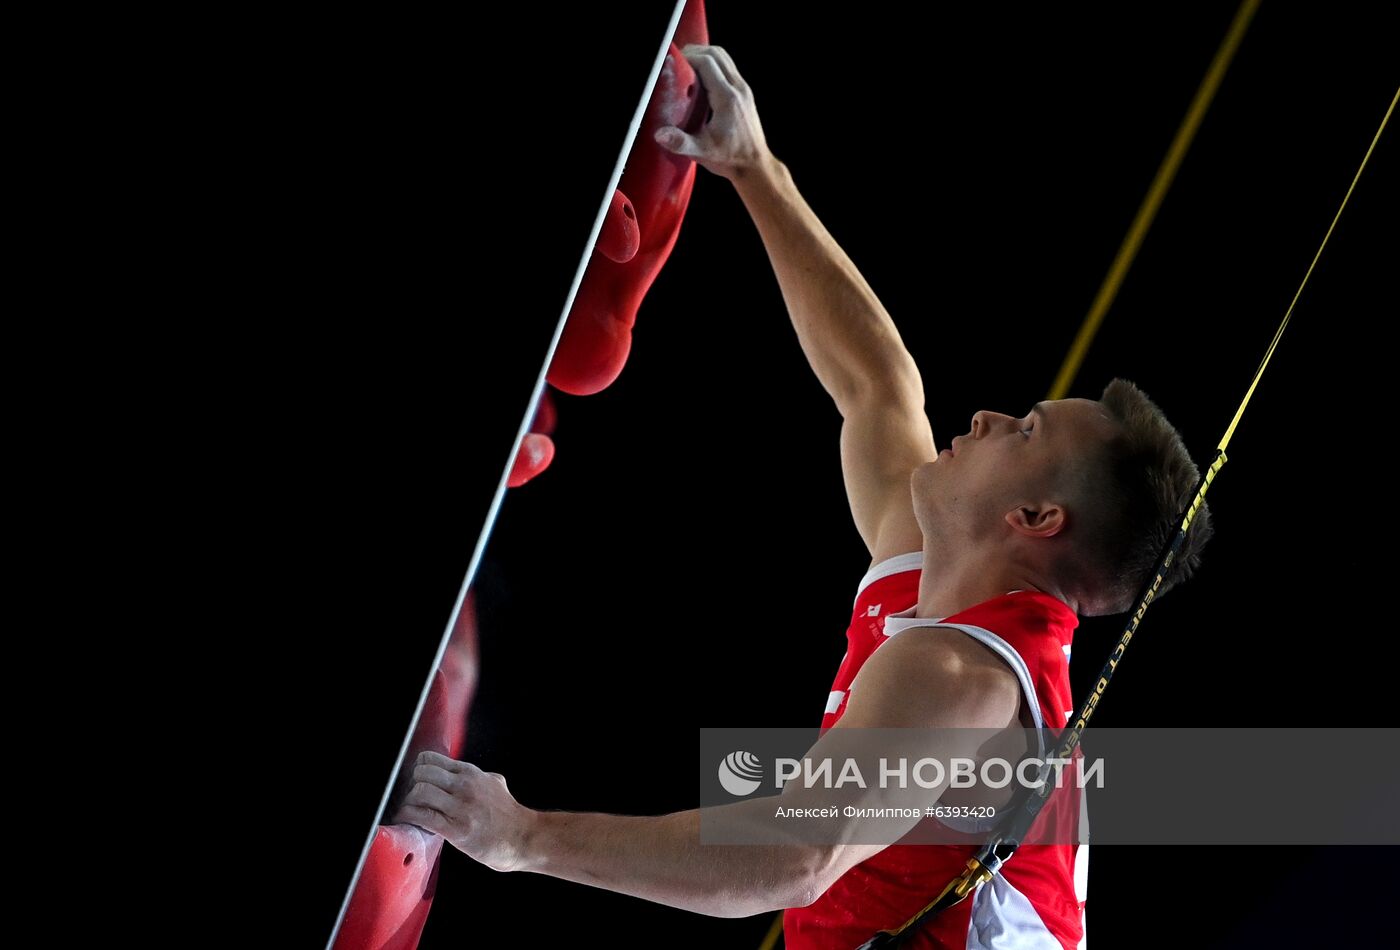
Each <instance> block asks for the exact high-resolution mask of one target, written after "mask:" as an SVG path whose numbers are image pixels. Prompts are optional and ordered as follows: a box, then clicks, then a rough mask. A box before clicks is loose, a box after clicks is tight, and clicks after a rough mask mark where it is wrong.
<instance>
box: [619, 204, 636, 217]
mask: <svg viewBox="0 0 1400 950" xmlns="http://www.w3.org/2000/svg"><path fill="white" fill-rule="evenodd" d="M622 213H623V214H625V215H627V217H629V218H635V217H636V215H635V214H633V213H632V206H631V205H623V206H622Z"/></svg>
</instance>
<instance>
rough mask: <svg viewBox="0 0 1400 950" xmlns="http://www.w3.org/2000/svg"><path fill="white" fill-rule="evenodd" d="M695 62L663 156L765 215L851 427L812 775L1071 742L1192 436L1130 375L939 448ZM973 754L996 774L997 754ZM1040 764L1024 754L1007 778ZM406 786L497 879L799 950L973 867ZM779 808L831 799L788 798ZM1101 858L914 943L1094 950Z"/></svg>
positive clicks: (777, 258) (1026, 869)
mask: <svg viewBox="0 0 1400 950" xmlns="http://www.w3.org/2000/svg"><path fill="white" fill-rule="evenodd" d="M683 53H684V55H685V57H686V58H687V59H688V60H689V62H690V63H691V65H692V66H693V67H694V68H695V70H696V73H697V74H698V75H699V77H700V80H701V82H702V83H703V85H704V88H705V92H706V93H707V95H708V97H709V102H710V105H711V107H712V108H713V110H714V111H713V116H712V117H711V119H710V120H709V122H708V123H707V124H706V125H704V126H703V127H702V128H701V129H700V130H699V132H698V134H695V135H688V134H686V133H684V132H682V131H681V130H679V129H674V128H668V129H662V130H660V131H659V132H658V133H657V141H658V143H660V144H661V145H662V146H663V147H665V148H668V149H670V150H672V151H673V152H675V153H677V154H679V155H684V156H688V157H690V158H693V159H694V160H695V161H697V162H699V163H700V164H701V165H702V166H703V167H704V168H706V169H707V170H709V171H710V172H712V173H713V174H716V175H719V176H721V177H723V178H725V179H727V180H729V181H730V182H731V183H732V184H733V185H734V187H735V189H736V190H737V191H738V194H739V197H740V198H741V199H742V201H743V203H744V205H745V207H746V208H747V209H748V211H749V214H750V215H751V216H752V218H753V221H754V224H755V225H756V226H757V228H758V231H759V234H760V236H761V237H762V240H763V242H764V245H765V247H766V248H767V251H768V254H769V257H770V258H771V261H772V265H773V269H774V272H775V274H776V275H777V278H778V282H779V284H780V286H781V288H782V293H783V298H784V300H785V302H786V304H787V307H788V312H789V314H790V316H791V318H792V322H793V326H794V327H795V328H796V331H797V337H798V341H799V343H800V344H801V346H802V349H803V351H804V352H805V353H806V355H807V358H808V360H809V361H810V363H811V365H812V369H813V371H814V372H815V373H816V374H817V378H818V379H819V380H820V381H821V384H822V386H823V387H824V388H825V389H826V391H827V392H828V393H829V394H830V395H831V397H832V399H833V400H835V403H836V407H837V409H838V410H839V411H840V413H841V417H842V419H843V425H842V430H841V457H842V466H843V470H844V475H845V483H846V488H847V493H848V496H849V500H850V506H851V513H852V516H853V517H854V519H855V523H856V527H857V529H858V531H859V533H860V535H861V537H862V538H863V539H864V541H865V543H866V546H867V547H868V548H869V550H870V555H871V565H870V569H869V571H868V572H867V573H866V575H865V577H864V578H863V579H861V581H860V583H859V584H858V585H857V597H856V601H855V607H854V611H853V613H852V617H851V623H850V626H849V628H848V630H847V641H848V650H847V654H846V657H845V659H844V660H843V661H842V664H841V667H840V669H839V671H838V672H837V675H836V679H835V682H834V683H833V684H832V691H831V695H830V698H829V700H828V703H827V707H826V710H825V715H824V718H823V721H822V726H823V730H822V735H821V738H820V739H819V740H818V741H817V743H816V744H815V745H814V746H813V747H812V750H810V751H809V753H808V754H809V755H810V756H812V757H813V758H816V759H819V758H822V757H824V756H825V755H827V754H829V753H832V752H834V751H836V750H839V749H841V748H843V746H842V741H843V739H845V740H847V741H851V740H850V737H852V736H855V735H858V733H856V732H854V731H853V730H871V729H875V728H877V727H879V728H883V727H918V728H920V729H927V730H948V731H949V733H958V734H961V731H964V730H963V727H968V729H967V730H965V731H970V730H971V729H977V730H1000V732H999V733H997V734H999V735H1006V736H1010V735H1013V730H1014V732H1015V734H1022V735H1024V733H1022V732H1021V730H1022V727H1025V728H1027V729H1029V730H1032V731H1031V732H1030V733H1029V734H1030V735H1039V734H1041V733H1042V732H1043V730H1047V729H1049V730H1055V731H1058V730H1060V729H1062V728H1063V727H1064V726H1065V725H1066V724H1067V722H1068V720H1069V717H1070V716H1071V715H1072V710H1073V708H1074V703H1073V702H1072V698H1071V695H1070V687H1069V661H1068V655H1069V647H1070V644H1071V640H1072V636H1073V631H1074V629H1075V627H1076V626H1077V624H1078V617H1079V616H1080V615H1083V616H1096V615H1101V614H1112V613H1119V612H1123V611H1126V610H1128V609H1130V608H1131V607H1132V606H1133V603H1132V601H1133V598H1134V596H1135V595H1136V594H1137V593H1138V591H1139V590H1140V588H1141V586H1142V584H1143V582H1144V580H1145V578H1146V576H1147V574H1148V572H1150V571H1151V570H1152V568H1153V566H1154V565H1155V562H1156V558H1157V555H1158V553H1159V551H1160V549H1161V547H1162V546H1163V545H1164V544H1165V542H1166V540H1167V539H1168V538H1169V536H1170V533H1171V532H1172V531H1173V530H1174V529H1175V523H1174V519H1175V518H1176V517H1177V515H1178V514H1179V513H1180V511H1181V509H1182V508H1183V506H1184V505H1185V503H1186V502H1188V501H1189V500H1190V497H1191V494H1192V491H1193V490H1194V488H1195V486H1196V483H1197V479H1198V476H1199V472H1198V470H1197V468H1196V466H1195V464H1194V463H1193V462H1192V461H1191V458H1190V456H1189V454H1188V453H1187V451H1186V449H1185V447H1184V445H1183V444H1182V441H1181V439H1180V437H1179V435H1178V434H1177V432H1176V430H1175V429H1174V428H1173V427H1172V426H1171V424H1170V423H1169V422H1168V421H1167V420H1166V419H1165V417H1164V416H1163V415H1162V413H1161V411H1160V410H1159V409H1158V408H1157V407H1156V406H1155V405H1154V404H1153V403H1152V401H1150V400H1149V399H1148V398H1147V396H1145V395H1144V394H1143V393H1142V392H1141V391H1140V390H1138V389H1137V387H1135V386H1134V385H1133V384H1132V383H1130V382H1127V381H1126V380H1122V379H1115V380H1113V381H1112V382H1110V383H1109V384H1108V386H1107V387H1105V389H1104V390H1103V393H1102V395H1101V397H1100V398H1099V399H1096V400H1095V399H1059V400H1049V401H1045V402H1041V403H1038V404H1036V405H1035V406H1033V407H1030V410H1029V411H1028V412H1025V413H1023V414H1021V415H1016V416H1012V415H1006V414H1003V413H999V412H990V411H985V410H984V411H981V412H977V413H975V414H974V415H973V417H972V420H971V428H970V430H969V431H968V432H967V433H966V434H964V435H961V436H958V437H957V438H955V439H953V440H952V444H951V445H950V446H949V447H948V448H945V449H943V450H942V451H941V452H940V451H939V450H938V448H937V446H936V445H935V444H934V440H933V433H932V431H931V429H930V426H929V421H928V418H927V417H926V416H925V414H924V388H923V382H922V379H921V378H920V374H919V369H918V367H917V366H916V365H915V363H914V360H913V358H912V357H911V356H910V354H909V352H908V351H907V350H906V349H905V347H904V345H903V343H902V342H901V340H900V336H899V333H898V331H897V330H896V329H895V326H894V323H893V321H892V320H891V319H890V316H889V314H887V313H886V312H885V309H884V308H883V307H882V306H881V304H880V301H879V300H878V299H876V297H875V294H874V293H873V292H872V291H871V289H870V287H869V286H868V285H867V284H866V282H865V280H864V279H863V278H862V277H861V275H860V273H859V272H858V271H857V270H856V267H855V265H854V264H852V262H851V261H850V259H849V258H848V257H847V256H846V255H845V253H844V252H843V251H842V250H841V248H840V247H838V246H837V244H836V242H835V241H834V240H833V239H832V237H831V235H830V234H828V233H827V231H826V229H825V228H824V227H823V226H822V224H821V222H820V221H818V220H817V218H816V216H815V215H814V214H813V212H812V211H811V209H810V208H809V207H808V206H807V204H806V202H805V201H804V200H803V198H802V196H801V195H800V194H799V193H798V191H797V188H796V186H795V185H794V184H793V179H792V177H791V176H790V174H789V172H788V169H787V167H786V166H785V165H784V164H783V163H782V162H780V161H779V160H778V159H777V158H775V157H774V156H773V154H772V153H771V152H770V151H769V149H768V146H767V143H766V141H765V138H764V134H763V129H762V126H761V124H760V122H759V118H758V113H757V111H756V109H755V106H754V96H753V93H752V91H751V90H750V88H749V86H748V84H747V83H746V82H745V81H744V79H743V77H742V76H741V75H740V74H739V71H738V70H737V69H736V68H735V65H734V62H733V60H732V59H731V57H730V56H729V54H728V53H727V52H725V51H724V50H723V49H721V48H720V47H718V46H701V45H692V46H687V47H686V48H685V49H684V51H683ZM639 147H640V146H639ZM1211 533H1212V527H1211V523H1210V514H1209V511H1208V510H1207V509H1205V508H1202V509H1201V511H1200V513H1199V514H1198V515H1197V516H1196V520H1195V522H1194V524H1193V527H1192V530H1191V532H1190V533H1189V534H1188V535H1187V538H1186V541H1185V543H1184V545H1183V547H1182V549H1181V551H1180V554H1179V556H1178V557H1177V559H1176V561H1175V563H1174V565H1173V567H1172V570H1171V572H1170V574H1169V576H1167V577H1165V578H1164V579H1163V581H1162V584H1161V586H1160V588H1159V591H1158V596H1161V595H1162V594H1165V593H1166V592H1167V591H1168V590H1169V589H1171V588H1172V587H1173V586H1174V585H1175V584H1176V583H1178V582H1179V581H1181V580H1184V579H1186V578H1187V577H1189V576H1190V575H1191V573H1192V572H1193V571H1194V570H1195V568H1196V566H1197V564H1198V562H1199V557H1200V554H1199V552H1200V548H1201V546H1202V545H1203V544H1205V542H1206V541H1207V539H1208V538H1209V537H1210V535H1211ZM889 731H891V732H893V731H895V730H893V729H891V730H889ZM855 744H856V745H862V743H855ZM1000 748H1001V750H1002V751H1006V749H1008V748H1011V747H1009V746H1003V747H1000ZM940 751H945V752H946V751H954V750H951V749H947V750H940ZM966 751H968V752H969V753H970V754H971V755H973V756H981V755H984V754H986V752H987V747H977V748H971V747H970V748H969V749H967V750H966ZM1026 752H1027V749H1026V747H1025V745H1024V743H1023V744H1022V745H1021V746H1018V747H1015V749H1014V750H1013V756H1014V755H1015V754H1016V753H1019V754H1024V753H1026ZM413 779H414V782H415V783H416V784H414V785H413V787H412V790H411V791H410V792H409V794H408V796H407V798H406V799H405V801H404V804H403V806H402V807H401V809H400V810H399V812H398V813H397V815H396V816H395V820H396V821H406V822H411V823H413V824H416V825H419V826H421V827H422V828H424V829H427V830H428V831H431V832H435V833H437V834H441V835H443V836H444V837H445V838H446V839H447V840H448V841H450V842H452V844H454V845H455V846H456V847H457V848H459V849H461V850H462V851H464V852H466V853H467V854H468V855H470V856H471V857H473V858H475V859H476V860H478V861H480V862H482V863H484V864H486V865H488V866H490V867H492V868H496V869H498V870H527V871H534V872H537V873H542V874H549V875H552V876H554V877H559V878H564V879H567V880H571V881H577V882H580V883H585V884H589V885H592V886H595V887H603V888H607V889H609V890H613V891H618V892H621V893H625V894H632V895H635V896H637V897H641V898H645V899H647V900H652V901H658V902H660V903H664V904H668V905H671V906H674V907H680V908H685V909H688V910H693V911H696V912H698V913H703V914H711V915H717V916H725V917H742V916H748V915H751V914H756V913H761V912H764V911H773V910H780V909H781V910H785V919H784V933H785V938H786V944H787V946H788V947H789V948H792V950H799V948H839V950H852V948H854V947H856V946H858V945H860V944H861V943H862V942H864V941H865V940H867V939H869V938H870V937H871V936H872V935H873V934H875V933H876V932H877V931H879V930H881V929H886V928H893V927H897V926H899V925H901V924H903V923H904V922H905V921H906V920H908V919H909V918H910V917H912V916H913V915H914V914H915V913H916V912H917V911H918V910H919V909H920V908H922V907H923V906H924V905H925V904H927V903H928V902H929V901H930V900H931V899H932V898H933V897H935V896H936V895H937V894H938V893H939V892H940V891H941V890H942V889H943V888H944V886H945V885H946V884H947V883H948V882H949V881H950V880H951V879H953V878H954V877H956V876H957V874H958V873H959V872H960V871H961V870H962V867H963V865H964V863H965V862H966V859H967V857H968V855H969V854H970V853H971V852H972V850H973V847H972V846H971V845H956V846H955V845H930V844H909V843H902V842H900V841H898V840H896V841H894V843H888V842H886V843H878V842H871V843H867V842H868V839H866V838H863V837H860V836H859V835H856V834H855V833H853V832H852V833H845V832H846V831H847V829H845V828H844V827H836V828H835V833H834V834H833V836H832V837H833V840H834V841H839V842H840V843H808V842H785V841H781V840H779V841H775V842H773V843H770V844H763V845H749V846H744V847H737V848H735V847H725V846H718V845H707V844H702V843H701V840H700V811H699V810H698V809H696V810H690V811H684V812H677V813H674V814H669V815H659V816H646V817H638V816H624V815H608V814H587V813H582V814H581V813H570V812H558V811H554V812H550V811H543V812H542V811H535V810H533V809H530V808H526V807H524V806H522V805H521V804H519V803H518V802H517V801H515V799H514V797H513V796H512V795H511V794H510V792H509V791H508V790H507V788H506V784H505V780H504V779H503V778H502V777H501V776H499V775H497V774H494V773H486V772H483V771H482V770H481V769H479V768H477V767H476V766H474V765H471V764H470V763H467V762H459V761H455V760H452V759H449V758H447V757H445V756H441V755H437V754H435V753H431V752H428V753H424V754H423V755H421V756H419V758H418V759H417V761H416V763H415V766H414V772H413ZM851 794H854V795H858V796H865V797H861V798H859V799H858V800H859V801H860V802H862V803H890V802H897V801H901V799H899V797H898V794H897V793H894V792H889V791H883V790H876V789H874V788H872V789H871V790H869V791H868V792H866V791H860V792H852V793H851ZM921 794H923V795H924V796H925V797H924V798H923V799H922V801H924V802H928V801H930V800H931V799H930V798H929V797H928V792H927V790H924V791H923V792H922V793H921ZM959 794H960V790H956V789H949V788H948V787H947V786H946V785H944V786H942V787H941V788H939V789H937V790H935V793H934V795H933V797H934V798H937V800H938V801H940V802H945V803H946V802H955V801H962V802H967V801H974V800H976V799H975V798H959V797H958V795H959ZM967 794H968V795H976V794H984V795H985V794H987V793H986V791H985V790H982V791H981V792H968V793H967ZM881 796H884V797H881ZM779 799H780V800H782V801H786V802H789V803H790V804H793V805H797V806H801V805H804V804H814V803H823V804H824V803H825V802H821V801H820V800H819V799H818V798H816V797H813V793H812V792H807V791H804V790H803V789H801V788H799V787H797V783H790V784H789V785H788V786H785V787H784V789H783V792H782V795H781V796H779ZM774 800H775V799H774V798H773V797H769V798H757V799H750V800H745V801H740V802H736V803H734V804H730V805H726V806H722V809H723V810H724V811H725V813H726V815H728V816H730V817H732V818H734V819H735V820H736V821H739V822H744V821H752V823H753V824H754V826H755V827H756V826H757V825H758V824H760V823H761V822H763V821H770V820H771V818H772V816H773V802H774ZM853 800H854V799H853ZM983 800H985V799H983ZM1002 801H1003V802H1004V799H1002ZM915 813H916V814H917V810H916V812H915ZM833 820H834V821H837V822H838V823H839V821H840V820H841V819H833ZM919 820H920V819H918V818H913V819H909V820H908V821H907V823H906V824H907V826H908V828H910V829H912V828H913V827H914V826H915V824H916V823H918V821H919ZM858 842H859V843H858ZM1086 858H1087V853H1086V850H1085V849H1084V848H1082V847H1079V846H1076V844H1075V843H1073V842H1071V843H1049V844H1041V845H1031V844H1027V845H1023V846H1022V848H1021V849H1020V850H1019V851H1018V852H1017V854H1016V856H1015V857H1014V858H1013V859H1012V860H1011V861H1009V862H1007V864H1006V865H1005V866H1004V868H1003V869H1002V873H1000V874H999V875H997V876H996V877H994V878H993V879H992V880H991V881H990V882H988V883H987V884H984V885H982V886H981V887H979V888H978V889H977V890H976V892H975V893H974V894H973V895H972V896H971V897H970V898H969V899H967V900H964V901H963V902H962V903H960V904H958V905H957V906H955V907H953V908H951V909H949V910H947V911H945V912H943V913H942V914H940V915H939V916H938V917H936V918H934V919H933V920H932V921H931V922H928V923H926V924H925V925H924V926H923V927H921V928H920V930H919V932H918V933H917V934H915V935H914V937H913V939H912V941H911V942H910V944H909V946H916V947H919V946H922V947H957V948H964V947H979V948H993V947H1013V946H1014V947H1037V948H1039V947H1049V948H1057V947H1064V948H1073V947H1077V946H1081V945H1082V944H1083V940H1084V923H1083V908H1084V890H1085V888H1084V885H1085V882H1086V880H1087V876H1086V871H1087V868H1086Z"/></svg>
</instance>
